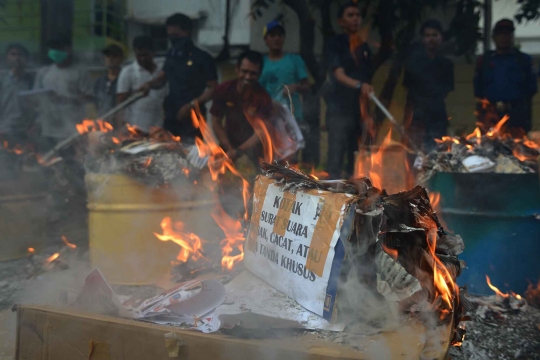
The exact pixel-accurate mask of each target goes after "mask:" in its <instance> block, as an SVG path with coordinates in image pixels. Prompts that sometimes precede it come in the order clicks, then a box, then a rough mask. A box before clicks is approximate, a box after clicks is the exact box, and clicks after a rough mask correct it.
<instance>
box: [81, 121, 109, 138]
mask: <svg viewBox="0 0 540 360" xmlns="http://www.w3.org/2000/svg"><path fill="white" fill-rule="evenodd" d="M75 127H76V128H77V132H78V133H79V134H81V135H82V134H86V133H88V132H92V131H102V132H109V131H112V130H113V126H112V125H111V124H110V123H108V122H106V121H103V120H89V119H85V120H83V121H82V123H80V124H77V125H75Z"/></svg>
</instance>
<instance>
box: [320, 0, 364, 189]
mask: <svg viewBox="0 0 540 360" xmlns="http://www.w3.org/2000/svg"><path fill="white" fill-rule="evenodd" d="M361 20H362V18H361V16H360V10H359V9H358V5H357V4H356V3H354V2H350V3H347V4H344V5H342V6H341V7H340V9H339V11H338V23H339V25H340V26H341V28H342V30H343V34H341V35H338V36H336V37H335V38H333V39H332V40H331V41H330V45H329V48H328V50H327V56H328V63H329V65H330V68H329V78H330V81H329V84H331V86H330V87H331V89H329V91H328V92H327V96H326V97H325V100H326V105H327V116H326V127H327V128H328V160H327V161H328V165H327V169H328V173H329V174H330V178H331V179H340V178H342V169H343V158H344V157H346V158H347V167H346V169H345V170H346V177H348V176H351V175H352V173H353V170H354V152H355V151H356V149H357V148H358V139H359V137H360V135H361V133H362V119H361V116H360V96H369V94H370V93H372V92H373V87H372V86H371V85H370V84H369V82H370V81H371V77H372V59H371V51H370V49H369V46H368V45H367V43H366V42H364V41H362V39H361V38H360V36H359V29H360V22H361ZM351 45H352V46H351Z"/></svg>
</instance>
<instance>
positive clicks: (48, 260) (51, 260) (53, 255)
mask: <svg viewBox="0 0 540 360" xmlns="http://www.w3.org/2000/svg"><path fill="white" fill-rule="evenodd" d="M59 256H60V253H54V254H52V255H51V256H49V257H48V258H47V259H46V260H45V265H49V264H50V263H52V262H53V261H54V260H56V259H58V257H59Z"/></svg>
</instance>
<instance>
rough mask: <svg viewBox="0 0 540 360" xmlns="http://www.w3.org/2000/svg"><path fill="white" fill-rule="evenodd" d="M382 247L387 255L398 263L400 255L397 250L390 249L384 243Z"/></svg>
mask: <svg viewBox="0 0 540 360" xmlns="http://www.w3.org/2000/svg"><path fill="white" fill-rule="evenodd" d="M381 246H382V249H383V250H384V252H385V253H387V254H388V255H389V256H390V257H391V258H392V259H394V261H397V259H398V255H399V253H398V251H397V249H392V248H389V247H388V246H386V245H385V244H384V243H381Z"/></svg>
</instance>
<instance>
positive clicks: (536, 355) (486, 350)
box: [451, 276, 540, 360]
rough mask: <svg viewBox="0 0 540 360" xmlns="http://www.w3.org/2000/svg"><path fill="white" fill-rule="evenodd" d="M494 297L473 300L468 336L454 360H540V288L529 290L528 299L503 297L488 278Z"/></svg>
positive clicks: (476, 297) (454, 352) (455, 350)
mask: <svg viewBox="0 0 540 360" xmlns="http://www.w3.org/2000/svg"><path fill="white" fill-rule="evenodd" d="M486 281H487V284H488V286H489V287H490V288H491V289H492V290H493V292H494V293H495V294H494V295H492V296H482V297H480V296H470V297H469V300H470V302H471V304H472V306H471V308H470V309H469V311H468V312H467V314H466V315H467V322H465V323H463V324H464V326H466V327H467V336H466V337H465V339H464V341H463V344H462V346H461V347H460V348H454V349H452V350H451V355H452V358H453V359H467V360H469V359H478V360H483V359H486V360H487V359H540V309H539V308H535V306H534V304H536V305H537V304H538V301H539V300H540V295H539V293H540V287H537V288H535V287H534V286H533V285H531V286H530V287H529V290H527V293H526V294H525V298H526V299H527V300H526V299H525V298H524V297H522V296H521V295H519V294H515V293H514V292H510V293H503V292H502V291H500V290H499V289H498V288H497V287H495V286H494V285H493V284H492V283H491V279H490V278H489V277H488V276H486Z"/></svg>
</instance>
